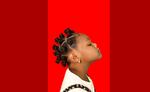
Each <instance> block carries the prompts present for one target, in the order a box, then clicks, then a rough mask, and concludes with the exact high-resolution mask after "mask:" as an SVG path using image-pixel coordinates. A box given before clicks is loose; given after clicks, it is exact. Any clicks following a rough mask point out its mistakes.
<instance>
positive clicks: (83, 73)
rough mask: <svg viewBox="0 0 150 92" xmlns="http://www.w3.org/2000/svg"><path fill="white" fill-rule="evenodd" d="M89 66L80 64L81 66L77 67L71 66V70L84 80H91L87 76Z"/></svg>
mask: <svg viewBox="0 0 150 92" xmlns="http://www.w3.org/2000/svg"><path fill="white" fill-rule="evenodd" d="M88 67H89V65H88V66H80V67H77V68H70V67H69V70H70V71H71V72H72V73H74V74H76V75H77V76H79V77H80V78H81V79H82V80H84V81H87V82H89V79H88V77H87V71H88Z"/></svg>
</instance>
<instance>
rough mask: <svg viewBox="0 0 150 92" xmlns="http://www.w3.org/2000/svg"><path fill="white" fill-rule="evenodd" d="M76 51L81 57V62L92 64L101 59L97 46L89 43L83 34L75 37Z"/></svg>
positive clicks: (88, 39)
mask: <svg viewBox="0 0 150 92" xmlns="http://www.w3.org/2000/svg"><path fill="white" fill-rule="evenodd" d="M77 49H78V51H79V53H80V55H81V61H85V62H93V61H95V60H97V59H100V58H101V57H102V55H101V53H100V50H99V49H98V48H97V45H96V44H95V43H93V42H91V40H90V38H89V37H88V36H87V35H85V34H80V36H78V37H77Z"/></svg>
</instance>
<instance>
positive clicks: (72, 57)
mask: <svg viewBox="0 0 150 92" xmlns="http://www.w3.org/2000/svg"><path fill="white" fill-rule="evenodd" d="M68 60H69V62H70V63H80V56H79V53H77V51H75V50H74V51H72V52H70V53H69V54H68Z"/></svg>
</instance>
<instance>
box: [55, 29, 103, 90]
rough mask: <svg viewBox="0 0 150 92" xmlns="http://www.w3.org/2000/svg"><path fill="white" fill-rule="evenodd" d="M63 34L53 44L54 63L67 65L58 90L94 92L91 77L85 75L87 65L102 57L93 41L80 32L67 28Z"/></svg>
mask: <svg viewBox="0 0 150 92" xmlns="http://www.w3.org/2000/svg"><path fill="white" fill-rule="evenodd" d="M64 32H65V34H66V36H67V37H65V35H63V34H62V33H61V34H60V36H59V38H58V37H57V38H56V39H55V41H56V42H57V43H58V45H59V46H56V45H54V46H53V49H54V50H55V53H54V54H55V56H57V60H56V63H60V61H61V63H62V65H63V66H66V65H67V66H68V68H67V70H66V73H65V76H64V80H63V82H62V86H61V89H60V92H95V90H94V85H93V82H92V80H91V78H90V77H89V76H88V75H87V71H88V68H89V66H90V65H91V64H92V62H94V61H95V60H97V59H100V58H101V57H102V55H101V53H100V51H99V49H98V48H97V46H96V44H95V43H92V42H91V41H90V38H89V37H88V36H87V35H85V34H82V33H75V32H74V31H73V30H71V29H69V28H67V29H66V30H65V31H64Z"/></svg>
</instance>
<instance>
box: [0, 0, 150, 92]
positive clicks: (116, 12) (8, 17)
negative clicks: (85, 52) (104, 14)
mask: <svg viewBox="0 0 150 92" xmlns="http://www.w3.org/2000/svg"><path fill="white" fill-rule="evenodd" d="M77 2H78V1H77ZM49 3H50V2H49ZM55 3H56V2H55ZM59 3H61V2H59ZM149 3H150V2H149V0H143V1H137V0H126V1H123V0H110V92H150V88H149V83H150V74H149V71H150V67H149V66H150V58H149V52H150V44H149V39H150V27H149V24H150V23H149V21H150V17H149V16H150V13H149V10H150V6H149ZM51 4H53V3H51ZM96 4H98V3H96ZM102 6H103V5H102ZM52 7H54V6H52ZM56 7H57V6H56ZM65 7H66V6H65ZM89 7H90V6H89ZM98 7H99V6H98ZM100 7H101V6H100ZM86 8H87V7H86ZM91 8H92V7H91ZM47 9H48V2H47V0H26V1H23V0H22V1H21V0H13V1H12V0H7V1H6V0H3V1H2V0H1V2H0V23H1V24H0V92H47V91H48V71H47V70H48V53H47V52H48V41H47V40H48V38H47V36H48V32H47V31H48V29H47V27H48V26H47V24H48V22H47V20H48V16H47V13H48V10H47ZM88 9H89V8H88ZM96 9H98V8H96ZM53 10H54V8H53ZM102 10H103V9H102ZM91 11H92V10H91ZM53 12H54V11H53ZM53 16H54V15H53ZM57 16H58V15H57ZM87 16H88V15H87ZM106 19H107V18H106ZM57 23H59V22H57ZM55 24H56V23H55ZM69 24H70V23H69ZM91 25H95V24H91ZM98 26H101V25H98ZM89 27H91V26H89ZM73 28H74V29H77V27H73ZM79 28H82V27H79ZM79 28H78V29H79ZM85 28H86V27H85ZM61 29H62V30H63V29H64V28H61ZM83 29H84V28H83ZM96 29H97V28H96ZM52 31H53V30H52ZM78 31H84V30H78ZM86 32H87V31H85V33H86ZM54 34H55V33H54ZM88 34H89V33H88ZM94 34H96V33H94ZM55 35H57V33H56V34H55ZM55 35H53V37H54V36H55ZM89 35H90V34H89ZM99 35H101V34H100V33H99V34H98V36H99ZM90 36H91V38H92V39H95V36H94V35H93V33H92V34H91V35H90ZM96 37H97V36H96ZM51 41H52V40H51ZM94 41H97V40H94ZM97 42H98V43H99V47H100V48H104V46H103V45H104V44H101V41H97ZM104 42H106V41H104ZM52 43H53V42H52ZM102 52H103V54H104V49H103V51H102ZM53 58H54V57H53ZM50 62H53V61H50ZM100 62H101V61H100ZM100 62H95V64H93V65H92V67H93V66H95V65H96V63H97V64H99V65H100ZM101 63H102V62H101ZM55 66H56V67H57V69H58V70H60V69H62V70H64V69H63V68H62V67H59V65H56V64H54V66H52V65H51V67H55ZM59 68H60V69H59ZM94 69H95V68H94ZM53 71H54V70H53ZM97 71H98V70H97ZM57 72H58V71H57ZM59 73H60V72H59ZM54 74H58V73H54ZM90 74H91V76H92V75H93V74H92V73H90ZM97 74H98V75H96V76H99V73H97ZM58 76H59V77H56V78H57V80H58V81H59V78H60V77H62V75H59V74H58ZM92 78H93V77H92ZM95 78H96V80H97V77H95ZM55 82H57V81H55ZM52 83H54V81H52ZM52 83H51V86H50V85H49V88H52V87H54V86H55V84H57V83H54V84H52ZM98 86H99V85H98ZM101 87H102V86H101ZM52 90H53V89H52ZM100 90H101V89H100Z"/></svg>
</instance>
